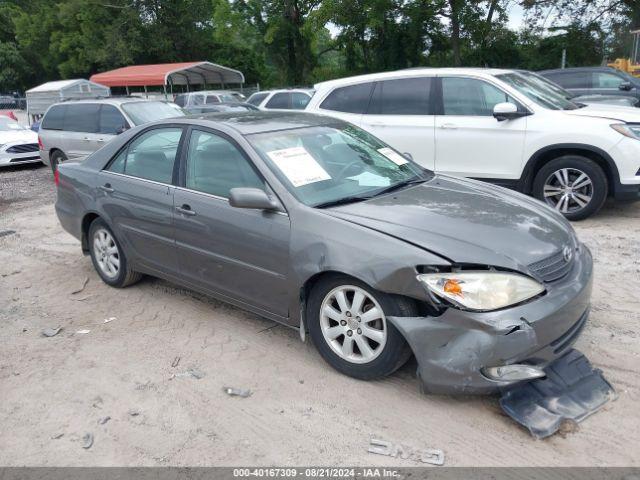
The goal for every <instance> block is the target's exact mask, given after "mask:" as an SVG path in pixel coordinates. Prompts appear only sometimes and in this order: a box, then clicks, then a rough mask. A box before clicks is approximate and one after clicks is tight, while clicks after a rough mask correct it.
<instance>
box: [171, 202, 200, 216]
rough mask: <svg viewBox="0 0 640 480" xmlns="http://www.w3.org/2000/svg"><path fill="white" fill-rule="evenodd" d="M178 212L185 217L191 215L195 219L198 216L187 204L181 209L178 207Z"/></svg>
mask: <svg viewBox="0 0 640 480" xmlns="http://www.w3.org/2000/svg"><path fill="white" fill-rule="evenodd" d="M176 210H177V211H178V212H180V213H182V214H183V215H189V216H190V217H193V216H194V215H195V214H196V212H194V211H193V210H191V207H190V206H189V205H187V204H186V203H184V204H183V205H182V206H181V207H176Z"/></svg>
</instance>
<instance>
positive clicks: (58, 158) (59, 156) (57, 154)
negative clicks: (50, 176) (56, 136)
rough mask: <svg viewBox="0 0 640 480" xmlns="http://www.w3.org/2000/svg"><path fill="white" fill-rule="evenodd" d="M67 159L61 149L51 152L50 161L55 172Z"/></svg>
mask: <svg viewBox="0 0 640 480" xmlns="http://www.w3.org/2000/svg"><path fill="white" fill-rule="evenodd" d="M65 160H67V156H66V155H65V154H64V153H62V152H61V151H60V150H54V151H53V152H51V153H50V154H49V163H50V165H51V171H52V172H53V173H55V172H56V170H57V169H58V165H59V164H61V163H62V162H64V161H65Z"/></svg>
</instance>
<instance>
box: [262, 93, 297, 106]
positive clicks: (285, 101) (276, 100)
mask: <svg viewBox="0 0 640 480" xmlns="http://www.w3.org/2000/svg"><path fill="white" fill-rule="evenodd" d="M265 108H277V109H284V108H291V94H290V93H276V94H274V95H273V97H271V98H270V99H269V101H268V102H267V104H266V105H265Z"/></svg>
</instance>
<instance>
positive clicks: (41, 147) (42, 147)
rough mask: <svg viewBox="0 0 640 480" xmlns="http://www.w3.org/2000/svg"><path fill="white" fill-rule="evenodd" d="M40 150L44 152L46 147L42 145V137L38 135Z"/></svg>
mask: <svg viewBox="0 0 640 480" xmlns="http://www.w3.org/2000/svg"><path fill="white" fill-rule="evenodd" d="M38 148H39V149H40V150H44V145H43V144H42V139H41V138H40V135H38Z"/></svg>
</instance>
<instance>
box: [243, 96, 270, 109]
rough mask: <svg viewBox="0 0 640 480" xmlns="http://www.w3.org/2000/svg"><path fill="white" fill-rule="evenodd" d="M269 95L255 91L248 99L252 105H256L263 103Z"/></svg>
mask: <svg viewBox="0 0 640 480" xmlns="http://www.w3.org/2000/svg"><path fill="white" fill-rule="evenodd" d="M267 95H269V94H268V93H254V94H253V95H251V96H250V97H249V99H248V100H247V103H250V104H251V105H255V106H256V107H257V106H258V105H260V103H262V101H263V100H264V99H265V98H267Z"/></svg>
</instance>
